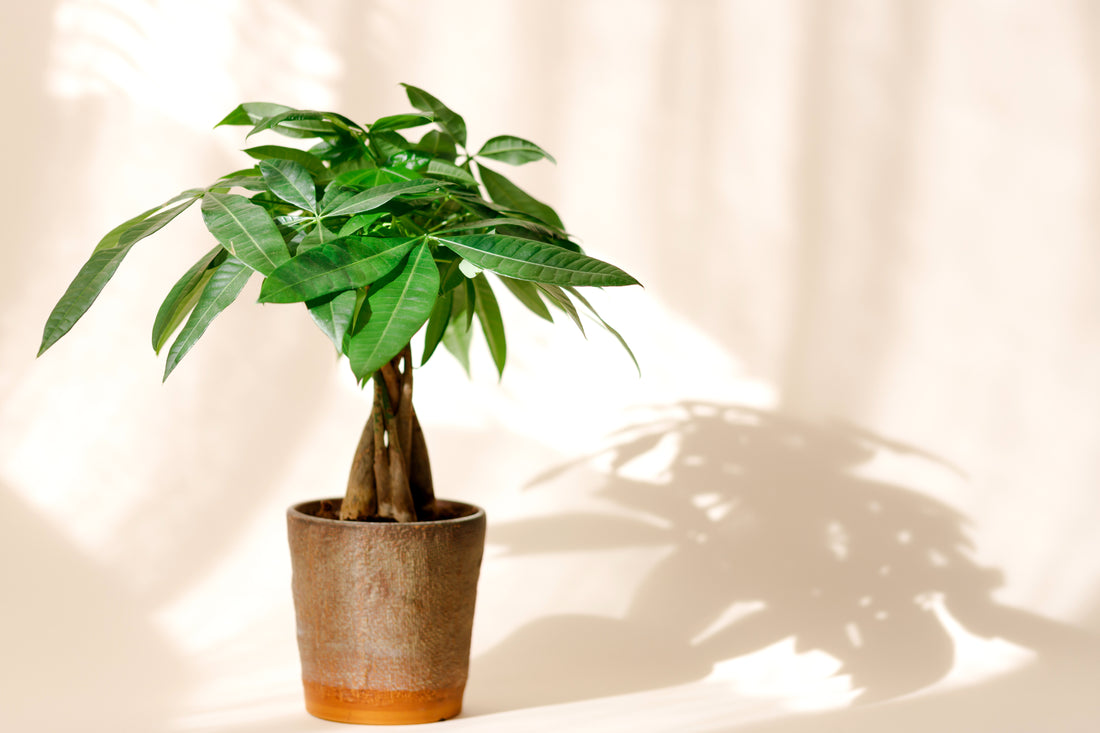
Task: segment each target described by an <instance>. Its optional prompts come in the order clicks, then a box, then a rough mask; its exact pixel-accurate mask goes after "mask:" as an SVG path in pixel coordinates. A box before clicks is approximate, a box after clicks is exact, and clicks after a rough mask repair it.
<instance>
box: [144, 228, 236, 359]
mask: <svg viewBox="0 0 1100 733" xmlns="http://www.w3.org/2000/svg"><path fill="white" fill-rule="evenodd" d="M228 255H229V253H228V252H226V251H225V249H223V248H222V246H221V245H218V246H217V247H215V248H214V249H212V250H210V251H209V252H207V253H206V254H205V255H203V256H202V258H201V259H199V261H198V262H196V263H195V264H194V265H193V266H192V267H191V269H190V270H188V271H187V272H185V273H184V274H183V277H181V278H180V279H179V280H178V281H176V284H175V285H173V286H172V289H171V290H169V291H168V296H167V297H166V298H165V299H164V302H163V303H162V304H161V306H160V309H159V310H158V311H157V317H156V319H155V320H154V321H153V351H155V352H156V353H158V354H159V353H160V350H161V349H162V348H164V345H165V344H166V343H168V339H170V338H171V337H172V334H173V333H175V331H176V329H177V328H179V325H180V324H181V323H183V319H184V318H186V317H187V315H188V314H189V313H190V312H191V311H192V309H194V307H195V304H196V303H197V302H198V300H199V295H201V294H202V291H203V288H205V287H206V284H207V283H208V282H209V281H210V278H211V277H213V275H214V270H215V269H216V268H217V267H218V265H220V264H221V263H222V262H224V261H225V258H226V257H227V256H228Z"/></svg>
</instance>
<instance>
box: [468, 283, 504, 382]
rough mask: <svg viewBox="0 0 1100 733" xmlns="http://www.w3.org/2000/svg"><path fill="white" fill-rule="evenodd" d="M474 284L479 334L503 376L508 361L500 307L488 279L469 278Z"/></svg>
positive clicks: (499, 373) (498, 371)
mask: <svg viewBox="0 0 1100 733" xmlns="http://www.w3.org/2000/svg"><path fill="white" fill-rule="evenodd" d="M471 282H472V283H473V284H474V292H475V293H477V299H476V300H475V301H474V309H475V310H476V311H477V321H478V323H480V324H481V332H482V334H484V336H485V343H486V344H488V345H489V354H490V355H491V356H492V357H493V363H494V364H496V367H497V374H498V375H499V376H501V377H503V376H504V363H505V361H507V359H508V344H507V342H506V341H505V339H504V322H503V321H502V320H501V318H500V306H499V305H498V304H497V299H496V295H494V294H493V288H492V287H491V286H490V285H489V279H488V278H486V277H485V275H484V273H482V274H479V275H478V276H477V277H475V278H471Z"/></svg>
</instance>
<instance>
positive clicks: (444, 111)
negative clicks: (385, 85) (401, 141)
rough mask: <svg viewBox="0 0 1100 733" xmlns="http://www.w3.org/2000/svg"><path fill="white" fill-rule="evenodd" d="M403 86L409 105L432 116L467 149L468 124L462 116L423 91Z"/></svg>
mask: <svg viewBox="0 0 1100 733" xmlns="http://www.w3.org/2000/svg"><path fill="white" fill-rule="evenodd" d="M401 86H403V87H405V93H406V94H407V95H408V96H409V103H410V104H412V106H413V107H416V108H417V109H418V110H420V111H421V112H428V113H429V114H431V116H432V117H433V118H435V121H436V122H437V123H438V124H439V126H440V127H441V128H443V130H444V131H445V132H447V133H448V134H449V135H450V136H451V137H453V138H454V139H455V140H456V141H457V142H458V144H459V145H461V146H462V147H466V122H465V120H463V119H462V117H461V116H460V115H458V114H456V113H455V112H453V111H452V110H451V109H450V108H448V107H447V105H445V104H443V103H442V102H440V101H439V100H438V99H436V98H435V97H433V96H432V95H431V94H428V93H427V92H426V91H424V90H423V89H418V88H417V87H414V86H412V85H410V84H402V85H401Z"/></svg>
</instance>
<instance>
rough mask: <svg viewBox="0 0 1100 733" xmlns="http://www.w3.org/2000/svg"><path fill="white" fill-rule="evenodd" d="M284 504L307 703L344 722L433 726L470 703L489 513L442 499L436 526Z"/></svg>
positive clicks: (317, 505)
mask: <svg viewBox="0 0 1100 733" xmlns="http://www.w3.org/2000/svg"><path fill="white" fill-rule="evenodd" d="M322 505H325V506H330V507H331V506H335V507H337V511H339V505H340V500H339V499H328V500H324V501H310V502H305V503H303V504H298V505H295V506H292V507H291V508H290V509H288V510H287V528H288V532H289V536H290V556H291V564H292V567H293V571H294V579H293V589H294V609H295V612H296V614H297V617H298V650H299V652H300V654H301V658H302V683H303V685H304V686H305V697H306V710H307V711H309V712H310V713H311V714H312V715H315V716H317V717H318V718H324V719H326V720H335V721H340V722H345V723H375V724H389V725H392V724H399V723H428V722H433V721H437V720H445V719H447V718H452V717H454V716H455V715H458V713H459V712H460V711H461V709H462V692H463V690H464V689H465V687H466V674H467V670H468V668H469V661H470V630H471V628H472V627H473V620H474V600H475V597H476V594H477V578H478V573H479V572H480V569H481V555H482V551H483V550H484V547H485V512H484V511H483V510H481V509H479V508H478V507H476V506H473V505H471V504H462V503H460V502H452V501H445V500H442V499H440V500H438V501H437V505H438V510H437V515H438V516H440V517H441V518H440V519H436V520H433V521H428V522H409V523H403V524H398V523H392V522H387V523H382V522H341V521H339V520H337V519H327V518H323V517H320V516H318V514H319V513H322V512H323V510H322Z"/></svg>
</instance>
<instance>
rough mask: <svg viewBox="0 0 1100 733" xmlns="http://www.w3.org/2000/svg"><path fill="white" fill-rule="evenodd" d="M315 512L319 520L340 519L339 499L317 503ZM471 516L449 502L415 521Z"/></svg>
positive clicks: (463, 507)
mask: <svg viewBox="0 0 1100 733" xmlns="http://www.w3.org/2000/svg"><path fill="white" fill-rule="evenodd" d="M317 504H318V506H317V510H316V511H313V512H310V514H313V516H315V517H320V518H321V519H340V499H322V500H321V501H319V502H317ZM469 514H471V512H470V511H469V509H468V508H467V506H466V505H463V504H456V503H452V502H449V501H439V502H436V506H435V510H434V511H432V512H429V514H428V516H422V517H420V518H418V519H417V521H419V522H440V521H443V520H447V519H458V518H460V517H465V516H468V515H469ZM345 521H348V522H373V523H378V524H384V523H391V522H396V521H397V520H395V519H393V518H392V517H367V518H365V519H348V520H345Z"/></svg>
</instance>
